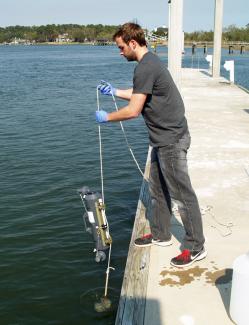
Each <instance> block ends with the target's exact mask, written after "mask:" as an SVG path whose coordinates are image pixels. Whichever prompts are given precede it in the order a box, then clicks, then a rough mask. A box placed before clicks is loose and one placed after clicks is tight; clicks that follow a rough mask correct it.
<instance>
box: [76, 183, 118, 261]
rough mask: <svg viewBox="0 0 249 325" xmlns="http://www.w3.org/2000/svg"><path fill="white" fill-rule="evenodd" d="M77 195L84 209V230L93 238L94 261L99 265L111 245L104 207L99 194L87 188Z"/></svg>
mask: <svg viewBox="0 0 249 325" xmlns="http://www.w3.org/2000/svg"><path fill="white" fill-rule="evenodd" d="M78 193H79V195H80V197H81V200H82V203H83V206H84V208H85V213H84V215H83V222H84V226H85V230H86V232H88V233H90V234H92V236H93V240H94V250H93V251H94V252H95V261H96V262H97V263H99V262H101V261H104V260H105V259H106V253H105V252H106V251H107V250H108V249H109V248H110V245H111V244H112V238H111V236H110V232H109V225H108V221H107V218H106V214H105V205H104V203H103V199H102V196H101V194H100V193H98V192H92V191H90V189H89V188H88V187H87V186H83V187H82V188H81V189H79V190H78Z"/></svg>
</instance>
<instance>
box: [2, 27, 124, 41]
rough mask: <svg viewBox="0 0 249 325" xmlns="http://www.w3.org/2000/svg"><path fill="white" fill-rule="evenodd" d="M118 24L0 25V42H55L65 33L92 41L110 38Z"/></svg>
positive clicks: (74, 39)
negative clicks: (23, 40) (16, 40)
mask: <svg viewBox="0 0 249 325" xmlns="http://www.w3.org/2000/svg"><path fill="white" fill-rule="evenodd" d="M117 28H118V26H114V25H101V24H99V25H86V26H85V25H77V24H63V25H54V24H52V25H42V26H31V27H28V26H9V27H5V28H1V27H0V43H4V42H7V43H9V42H11V41H13V40H14V39H15V38H16V39H25V40H29V41H30V42H33V41H35V42H37V43H44V42H55V41H56V39H57V38H58V36H59V35H63V34H67V38H68V39H70V40H72V42H82V43H83V42H86V41H87V42H92V41H95V40H97V39H105V40H107V41H111V40H112V35H113V34H114V33H115V31H116V30H117Z"/></svg>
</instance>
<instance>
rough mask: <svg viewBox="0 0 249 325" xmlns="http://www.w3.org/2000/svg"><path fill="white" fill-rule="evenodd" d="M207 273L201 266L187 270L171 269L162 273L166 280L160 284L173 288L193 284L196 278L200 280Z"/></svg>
mask: <svg viewBox="0 0 249 325" xmlns="http://www.w3.org/2000/svg"><path fill="white" fill-rule="evenodd" d="M205 271H207V268H201V267H199V266H195V267H192V268H190V269H186V270H176V269H169V270H167V271H162V272H161V273H160V275H161V276H163V277H164V279H163V280H161V281H160V282H159V284H160V285H161V286H165V285H169V286H171V287H173V286H175V285H176V286H184V285H186V284H189V283H191V282H193V281H194V280H195V279H196V278H200V277H201V275H202V274H203V273H204V272H205Z"/></svg>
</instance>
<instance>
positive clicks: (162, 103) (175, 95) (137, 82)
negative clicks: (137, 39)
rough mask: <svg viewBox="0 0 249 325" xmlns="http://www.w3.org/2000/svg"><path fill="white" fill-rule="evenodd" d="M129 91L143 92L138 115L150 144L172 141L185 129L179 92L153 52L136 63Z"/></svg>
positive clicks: (182, 105)
mask: <svg viewBox="0 0 249 325" xmlns="http://www.w3.org/2000/svg"><path fill="white" fill-rule="evenodd" d="M133 93H134V94H147V99H146V102H145V105H144V108H143V110H142V114H143V117H144V120H145V123H146V125H147V127H148V130H149V137H150V144H151V145H152V146H153V147H163V146H165V145H169V144H174V143H176V142H177V141H178V140H179V139H180V138H181V137H182V136H183V135H184V134H185V133H186V132H187V131H188V125H187V120H186V118H185V115H184V114H185V109H184V104H183V100H182V98H181V95H180V93H179V91H178V89H177V87H176V85H175V83H174V81H173V79H172V77H171V75H170V73H169V71H168V69H167V68H166V67H165V65H164V64H163V63H162V62H161V60H160V59H159V58H158V57H157V56H156V55H155V54H153V53H151V52H147V53H146V54H145V55H144V56H143V58H142V60H141V61H139V63H138V65H137V66H136V68H135V70H134V77H133Z"/></svg>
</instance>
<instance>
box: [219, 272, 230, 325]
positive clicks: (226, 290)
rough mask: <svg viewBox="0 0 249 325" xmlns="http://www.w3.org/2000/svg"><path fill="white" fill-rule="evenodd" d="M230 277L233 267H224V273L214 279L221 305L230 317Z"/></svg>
mask: <svg viewBox="0 0 249 325" xmlns="http://www.w3.org/2000/svg"><path fill="white" fill-rule="evenodd" d="M232 277H233V269H226V270H225V274H223V275H222V276H220V277H219V278H217V279H216V281H215V286H216V287H217V289H218V290H219V293H220V296H221V299H222V302H223V305H224V307H225V309H226V312H227V316H228V317H229V318H230V320H231V321H232V319H231V317H230V312H229V307H230V298H231V289H232Z"/></svg>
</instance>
